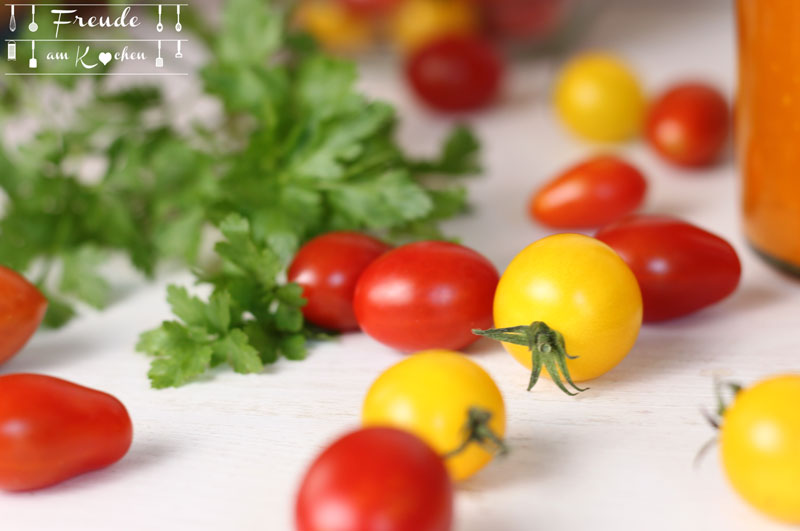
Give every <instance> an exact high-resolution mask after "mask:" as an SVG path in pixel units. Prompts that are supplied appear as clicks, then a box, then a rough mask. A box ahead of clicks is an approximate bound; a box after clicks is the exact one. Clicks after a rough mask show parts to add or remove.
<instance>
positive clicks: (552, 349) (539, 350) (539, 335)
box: [472, 321, 588, 396]
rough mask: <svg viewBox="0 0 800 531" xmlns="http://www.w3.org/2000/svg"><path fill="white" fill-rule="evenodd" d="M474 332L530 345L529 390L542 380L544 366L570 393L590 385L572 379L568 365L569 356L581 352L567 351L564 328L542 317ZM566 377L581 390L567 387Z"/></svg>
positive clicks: (504, 340)
mask: <svg viewBox="0 0 800 531" xmlns="http://www.w3.org/2000/svg"><path fill="white" fill-rule="evenodd" d="M472 333H473V334H477V335H479V336H484V337H488V338H489V339H494V340H496V341H502V342H503V343H511V344H513V345H522V346H524V347H528V348H529V349H530V351H531V359H532V369H531V379H530V382H529V383H528V391H530V390H531V389H533V386H535V385H536V382H538V381H539V376H540V375H541V373H542V367H544V368H545V369H547V373H548V374H549V375H550V378H552V380H553V382H554V383H555V384H556V385H557V386H558V388H559V389H561V390H562V391H563V392H565V393H566V394H568V395H570V396H575V395H577V394H578V393H581V392H583V391H586V390H587V389H588V387H586V388H580V387H578V386H577V385H575V382H573V381H572V377H571V376H570V374H569V368H567V360H568V359H570V360H574V359H577V356H570V355H569V354H568V353H567V348H566V346H565V344H564V336H563V335H561V332H559V331H558V330H553V329H552V328H550V327H549V326H547V324H546V323H544V322H542V321H534V322H533V323H531V324H529V325H524V326H512V327H510V328H492V329H490V330H473V331H472ZM565 381H566V383H568V384H569V385H570V386H571V387H572V388H573V389H575V391H577V392H576V393H573V392H571V391H570V390H569V389H567V387H566V386H565V385H564V382H565Z"/></svg>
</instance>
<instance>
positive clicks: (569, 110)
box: [555, 53, 645, 142]
mask: <svg viewBox="0 0 800 531" xmlns="http://www.w3.org/2000/svg"><path fill="white" fill-rule="evenodd" d="M555 102H556V108H557V109H558V112H559V114H560V116H561V119H562V120H563V121H564V123H566V125H567V126H568V127H569V128H570V129H571V130H572V131H573V132H575V133H576V134H578V135H580V136H582V137H584V138H587V139H589V140H597V141H602V142H617V141H621V140H626V139H628V138H630V137H632V136H634V135H636V134H637V133H638V132H639V130H640V129H641V125H642V120H643V117H644V113H645V98H644V95H643V93H642V89H641V88H640V86H639V82H638V81H637V80H636V77H635V76H634V75H633V73H632V72H631V70H630V69H629V68H628V67H627V66H626V65H625V64H624V63H622V62H621V61H620V60H619V59H616V58H615V57H613V56H610V55H606V54H600V53H592V54H586V55H582V56H579V57H577V58H575V59H573V60H572V61H570V62H569V63H568V64H567V65H566V66H565V67H564V69H563V70H562V72H561V74H560V76H559V78H558V81H557V82H556V90H555Z"/></svg>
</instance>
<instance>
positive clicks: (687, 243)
mask: <svg viewBox="0 0 800 531" xmlns="http://www.w3.org/2000/svg"><path fill="white" fill-rule="evenodd" d="M596 237H597V239H598V240H602V241H604V242H605V243H607V244H608V245H610V246H611V247H612V248H613V249H614V250H615V251H616V252H617V253H618V254H619V255H620V256H621V257H622V259H623V260H624V261H625V263H626V264H628V266H629V267H630V268H631V270H632V271H633V274H634V275H636V279H637V280H638V281H639V287H640V288H641V290H642V301H643V304H644V320H645V321H651V322H652V321H664V320H666V319H673V318H675V317H681V316H683V315H687V314H690V313H692V312H696V311H697V310H699V309H701V308H705V307H706V306H709V305H711V304H714V303H715V302H718V301H720V300H722V299H724V298H725V297H727V296H728V295H730V294H731V293H732V292H733V291H734V290H735V289H736V286H737V285H738V284H739V277H740V276H741V269H742V268H741V264H740V263H739V257H738V256H737V255H736V251H734V250H733V247H731V245H730V244H729V243H728V242H726V241H725V240H723V239H722V238H720V237H719V236H716V235H714V234H711V233H710V232H707V231H705V230H703V229H701V228H699V227H696V226H694V225H691V224H689V223H686V222H684V221H681V220H678V219H674V218H670V217H665V216H643V215H640V216H630V217H627V218H625V219H622V220H619V221H618V222H616V223H614V224H612V225H609V226H607V227H604V228H603V229H601V230H600V232H598V233H597V236H596Z"/></svg>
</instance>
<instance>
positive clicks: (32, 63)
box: [28, 41, 39, 68]
mask: <svg viewBox="0 0 800 531" xmlns="http://www.w3.org/2000/svg"><path fill="white" fill-rule="evenodd" d="M37 66H39V64H38V63H37V62H36V41H31V58H30V60H29V61H28V68H36V67H37Z"/></svg>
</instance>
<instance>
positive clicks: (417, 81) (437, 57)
mask: <svg viewBox="0 0 800 531" xmlns="http://www.w3.org/2000/svg"><path fill="white" fill-rule="evenodd" d="M406 75H407V77H408V80H409V82H410V83H411V87H412V88H413V89H414V92H415V93H416V94H417V96H418V97H419V98H420V99H421V100H422V101H423V102H425V103H427V104H428V105H430V106H431V107H433V108H434V109H437V110H440V111H447V112H460V111H472V110H476V109H480V108H482V107H485V106H487V105H489V104H490V103H491V102H492V101H493V100H494V99H495V98H496V97H497V94H498V92H499V90H500V82H501V78H502V77H503V64H502V62H501V60H500V57H499V56H498V55H497V53H496V52H495V51H494V49H493V48H492V47H491V45H490V44H488V43H487V42H486V41H485V40H483V39H481V38H480V37H477V36H472V35H458V36H455V35H454V36H449V37H444V38H441V39H438V40H436V41H433V42H432V43H430V44H428V45H426V46H424V47H422V48H421V49H419V50H418V51H417V52H415V53H414V54H413V55H412V56H411V58H410V59H409V61H408V63H407V65H406Z"/></svg>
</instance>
